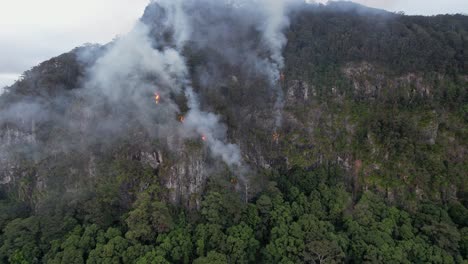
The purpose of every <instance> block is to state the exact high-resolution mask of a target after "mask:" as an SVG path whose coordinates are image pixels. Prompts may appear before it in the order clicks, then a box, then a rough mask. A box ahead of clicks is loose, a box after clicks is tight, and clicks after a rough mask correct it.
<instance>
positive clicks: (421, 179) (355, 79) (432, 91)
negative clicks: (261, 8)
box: [0, 0, 468, 264]
mask: <svg viewBox="0 0 468 264" xmlns="http://www.w3.org/2000/svg"><path fill="white" fill-rule="evenodd" d="M203 1H205V3H207V2H210V1H208V0H203ZM203 1H202V0H199V2H203ZM162 2H164V1H162ZM175 2H177V1H175ZM194 2H197V1H194ZM222 3H223V1H219V3H218V2H215V3H213V2H210V6H209V8H200V9H197V8H196V7H197V6H196V5H195V6H190V5H188V6H184V8H185V10H189V11H190V12H189V13H190V14H192V16H190V17H189V18H187V20H188V21H189V24H192V25H193V29H192V32H191V35H190V36H188V35H189V33H187V32H184V31H180V30H179V31H178V30H177V28H176V27H175V26H173V25H168V24H170V23H168V22H170V21H171V14H172V13H171V12H175V13H174V14H179V15H178V16H174V17H177V18H179V19H180V18H181V16H180V13H177V12H179V11H180V10H179V9H178V7H177V6H176V7H174V6H171V5H169V7H174V8H173V9H171V8H167V7H166V6H164V5H160V4H158V3H156V2H153V3H152V4H150V5H149V6H148V7H147V8H146V11H145V14H144V15H143V17H142V19H141V24H142V25H143V26H141V27H139V26H137V27H136V29H135V30H134V31H132V32H131V33H129V36H124V37H121V38H119V39H117V40H115V41H114V42H112V43H109V44H108V45H105V46H98V45H87V46H83V47H79V48H77V49H75V50H73V51H71V52H69V53H66V54H63V55H60V56H58V57H56V58H53V59H51V60H49V61H46V62H43V63H41V64H40V65H38V66H37V67H34V68H33V69H31V70H29V71H27V72H25V73H24V76H23V77H22V79H21V80H19V81H18V82H17V83H15V84H14V85H12V86H11V87H8V88H7V91H6V92H5V93H4V94H2V95H1V96H0V199H1V200H0V229H1V232H0V242H1V243H0V263H138V264H143V263H198V264H202V263H342V262H345V263H466V261H467V259H468V209H467V207H468V194H467V192H468V188H467V187H468V186H467V184H468V180H467V171H468V164H467V158H466V152H467V146H468V145H467V140H468V137H467V135H468V132H467V128H468V126H467V122H468V93H467V91H468V89H467V88H468V17H467V16H463V15H441V16H433V17H422V16H405V15H400V14H393V13H388V12H385V11H382V10H376V9H370V8H366V7H363V6H359V5H356V4H351V3H345V2H343V3H339V2H338V3H331V4H328V5H319V6H317V5H306V4H297V5H295V6H294V7H293V8H291V9H290V11H289V12H288V18H289V23H286V22H285V23H283V24H285V25H286V24H289V26H287V27H284V30H283V32H284V37H285V39H284V40H287V42H286V41H284V42H283V41H282V38H281V35H278V34H277V35H275V34H273V36H274V38H273V39H275V40H279V43H282V44H281V45H279V46H278V47H280V48H282V51H281V54H276V53H275V52H276V51H278V49H277V47H272V46H274V45H269V43H270V42H268V41H266V40H265V39H269V38H268V37H269V36H270V35H268V34H266V33H264V34H263V35H262V32H267V33H268V32H270V31H272V30H271V29H269V28H268V25H267V26H266V28H265V29H263V28H262V27H263V26H265V25H264V24H256V23H258V21H256V20H255V19H254V18H253V17H256V16H253V14H254V13H249V12H246V10H244V9H242V6H241V7H236V8H239V9H240V10H241V12H239V11H236V10H237V9H236V8H232V7H230V8H227V7H224V6H223V4H222ZM198 7H199V6H198ZM174 10H175V11H174ZM177 10H178V11H177ZM252 12H253V11H252ZM239 13H242V14H244V13H247V14H245V15H246V16H245V17H243V19H239V18H240V14H239ZM256 19H257V18H256ZM258 19H259V20H262V19H264V18H263V17H261V16H259V18H258ZM174 21H177V22H180V23H182V22H181V21H182V20H174ZM272 21H275V20H272ZM276 21H277V20H276ZM271 43H273V42H271ZM179 51H180V54H179ZM280 56H281V57H283V56H284V61H283V60H282V59H283V58H279V57H280ZM181 57H182V59H181ZM183 64H186V67H187V69H186V71H184V65H183ZM154 69H155V70H154ZM187 76H189V77H187ZM272 76H273V77H272ZM275 76H276V78H275ZM270 77H272V78H270ZM180 83H182V85H180ZM179 86H180V87H179ZM183 86H187V87H188V86H190V88H186V89H185V90H183V91H182V88H181V87H183ZM174 87H176V88H174ZM278 98H280V99H281V100H278Z"/></svg>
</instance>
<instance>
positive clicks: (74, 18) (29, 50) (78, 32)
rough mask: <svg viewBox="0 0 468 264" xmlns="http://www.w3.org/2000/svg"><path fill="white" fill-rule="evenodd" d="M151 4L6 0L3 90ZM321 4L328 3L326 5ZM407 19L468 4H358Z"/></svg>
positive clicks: (437, 0)
mask: <svg viewBox="0 0 468 264" xmlns="http://www.w3.org/2000/svg"><path fill="white" fill-rule="evenodd" d="M148 2H149V0H0V88H1V87H3V86H5V85H10V84H12V83H13V82H14V81H15V80H16V79H17V78H18V77H19V75H20V74H21V73H22V72H24V71H25V70H28V69H30V68H31V67H32V66H34V65H37V64H38V63H39V62H41V61H44V60H46V59H48V58H51V57H53V56H56V55H59V54H61V53H64V52H67V51H69V50H71V49H73V48H74V47H77V46H79V45H81V44H83V43H87V42H89V43H102V44H103V43H106V42H109V41H110V40H112V38H114V37H115V36H116V35H119V34H125V33H126V32H128V30H129V29H130V28H131V27H132V25H133V24H134V22H135V21H136V20H137V19H138V18H139V17H140V16H141V15H142V13H143V11H144V8H145V6H146V5H147V4H148ZM320 2H326V1H325V0H320ZM355 2H359V3H361V4H365V5H368V6H372V7H377V8H383V9H386V10H390V11H404V12H405V13H407V14H423V15H433V14H439V13H444V14H445V13H468V0H356V1H355Z"/></svg>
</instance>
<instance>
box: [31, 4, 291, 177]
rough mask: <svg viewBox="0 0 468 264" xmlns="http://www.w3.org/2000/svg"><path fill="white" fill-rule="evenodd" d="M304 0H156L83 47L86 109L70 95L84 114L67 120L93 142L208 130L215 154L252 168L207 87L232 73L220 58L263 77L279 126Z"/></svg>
mask: <svg viewBox="0 0 468 264" xmlns="http://www.w3.org/2000/svg"><path fill="white" fill-rule="evenodd" d="M298 1H299V0H297V1H293V0H291V1H288V0H185V1H184V0H155V1H152V2H151V3H150V5H149V6H148V7H147V10H146V11H145V15H144V16H143V18H142V19H141V21H139V22H138V23H136V25H135V27H134V28H133V30H132V31H131V32H130V33H129V34H127V35H125V36H122V37H120V38H118V39H116V40H114V41H113V42H112V43H110V44H108V45H106V46H105V47H101V48H96V49H99V52H98V53H95V52H94V51H93V52H91V53H90V52H89V49H83V50H81V51H80V52H78V55H79V61H80V62H81V63H83V64H84V65H86V66H87V70H86V75H85V81H83V82H81V83H82V85H81V89H76V91H74V92H70V93H71V94H72V96H71V97H72V99H68V100H69V101H72V102H74V104H77V105H76V108H77V109H80V110H79V111H76V113H75V110H74V107H75V106H74V105H71V106H70V107H68V105H67V104H68V101H66V100H65V101H62V102H65V103H62V104H63V105H64V106H65V107H63V109H64V112H65V111H66V114H67V115H68V117H70V116H71V117H73V118H76V120H60V124H66V125H65V126H66V128H68V129H70V130H71V131H75V130H79V131H80V132H83V134H85V135H86V136H82V137H88V141H90V140H91V139H93V140H95V141H99V140H100V139H102V138H118V137H119V136H120V135H124V134H126V133H128V132H131V133H134V131H135V130H140V129H141V130H142V131H144V132H145V133H146V135H147V136H149V137H150V138H157V139H160V140H164V139H166V140H167V144H168V145H169V147H170V145H171V142H170V141H171V139H174V138H179V139H187V138H194V139H198V140H201V139H202V138H203V140H204V141H203V142H204V144H205V145H206V146H207V147H208V149H209V150H210V153H211V154H212V156H213V157H215V158H218V159H220V160H222V161H223V162H224V163H226V164H227V165H228V166H229V167H230V168H231V169H232V170H233V171H241V172H244V171H245V168H246V167H247V166H246V164H245V162H244V161H243V158H242V155H241V149H240V147H239V146H238V145H236V144H233V143H230V140H229V139H228V133H227V132H228V131H227V126H226V125H224V124H223V123H222V122H221V120H222V116H221V115H220V114H216V113H213V111H212V110H211V111H210V106H209V105H206V104H205V102H204V101H203V99H202V96H201V95H202V93H201V92H200V91H204V90H206V89H214V88H217V87H219V85H218V84H219V83H222V82H225V80H226V79H229V78H230V75H229V76H226V73H225V72H223V71H222V70H221V69H220V67H219V66H220V65H227V66H226V67H229V68H231V69H239V71H240V72H241V73H242V74H243V76H244V77H245V79H251V77H253V78H252V79H262V80H264V82H263V84H265V85H267V86H268V89H267V91H269V92H270V94H266V95H265V100H266V101H275V102H276V103H272V104H271V107H272V108H274V111H273V112H274V116H273V117H272V118H273V119H275V124H274V128H275V129H276V128H279V127H280V126H281V113H282V110H283V109H282V108H283V91H282V88H281V86H280V84H279V80H280V75H281V71H282V68H283V67H284V59H283V57H282V50H283V48H284V47H285V45H286V37H285V35H284V33H283V31H284V30H285V29H286V28H287V27H288V25H289V20H288V12H289V11H290V7H291V4H292V3H296V2H298ZM191 54H192V55H193V54H203V55H202V57H203V62H201V63H195V64H194V65H192V64H190V63H189V61H190V59H191V58H192V57H193V56H192V57H191ZM94 55H95V56H96V57H94ZM76 88H80V87H76ZM155 95H157V96H158V99H156V101H155ZM180 97H183V98H185V101H183V102H184V103H181V101H180V100H178V98H180ZM271 98H274V100H270V99H271ZM77 102H78V103H77ZM41 107H42V106H41ZM42 108H43V107H42ZM37 112H39V110H38V111H37ZM180 116H184V122H179V120H178V117H180ZM136 126H137V127H136ZM130 138H131V137H130ZM173 141H177V140H173ZM240 177H243V176H242V175H240ZM244 180H245V179H244Z"/></svg>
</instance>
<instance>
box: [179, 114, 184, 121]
mask: <svg viewBox="0 0 468 264" xmlns="http://www.w3.org/2000/svg"><path fill="white" fill-rule="evenodd" d="M179 121H180V122H181V123H184V121H185V116H182V115H181V116H179Z"/></svg>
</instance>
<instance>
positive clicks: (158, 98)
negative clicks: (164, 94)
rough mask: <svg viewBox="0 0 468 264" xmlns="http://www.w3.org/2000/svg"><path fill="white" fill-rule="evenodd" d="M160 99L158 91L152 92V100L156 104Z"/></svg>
mask: <svg viewBox="0 0 468 264" xmlns="http://www.w3.org/2000/svg"><path fill="white" fill-rule="evenodd" d="M160 100H161V96H160V95H159V93H154V101H155V102H156V104H159V101H160Z"/></svg>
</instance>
